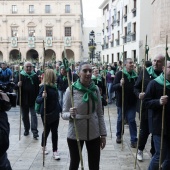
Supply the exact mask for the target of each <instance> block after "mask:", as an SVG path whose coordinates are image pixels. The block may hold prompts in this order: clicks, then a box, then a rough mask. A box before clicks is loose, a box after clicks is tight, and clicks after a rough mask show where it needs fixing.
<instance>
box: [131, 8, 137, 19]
mask: <svg viewBox="0 0 170 170" xmlns="http://www.w3.org/2000/svg"><path fill="white" fill-rule="evenodd" d="M132 13H133V17H136V8H133V9H132Z"/></svg>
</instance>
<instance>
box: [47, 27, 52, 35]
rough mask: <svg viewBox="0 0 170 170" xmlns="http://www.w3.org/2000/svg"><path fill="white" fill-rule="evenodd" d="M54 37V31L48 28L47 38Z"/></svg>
mask: <svg viewBox="0 0 170 170" xmlns="http://www.w3.org/2000/svg"><path fill="white" fill-rule="evenodd" d="M52 36H53V29H52V27H47V28H46V37H52Z"/></svg>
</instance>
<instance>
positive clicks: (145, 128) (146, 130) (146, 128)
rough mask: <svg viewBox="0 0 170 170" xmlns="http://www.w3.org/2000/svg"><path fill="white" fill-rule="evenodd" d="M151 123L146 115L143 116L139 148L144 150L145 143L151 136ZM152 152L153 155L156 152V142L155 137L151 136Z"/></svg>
mask: <svg viewBox="0 0 170 170" xmlns="http://www.w3.org/2000/svg"><path fill="white" fill-rule="evenodd" d="M149 134H150V133H149V124H148V119H146V118H145V117H142V120H141V128H140V134H139V138H140V140H139V148H138V149H139V150H141V151H143V150H144V148H145V145H146V143H147V140H148V136H149ZM150 153H151V154H152V156H153V155H154V153H155V147H154V143H153V138H152V136H151V149H150Z"/></svg>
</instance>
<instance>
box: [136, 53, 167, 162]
mask: <svg viewBox="0 0 170 170" xmlns="http://www.w3.org/2000/svg"><path fill="white" fill-rule="evenodd" d="M164 59H165V57H164V56H163V55H157V56H155V57H154V59H153V61H152V66H150V67H147V68H146V69H145V70H144V92H145V90H146V87H147V85H148V83H149V82H150V81H151V80H153V79H155V78H156V77H158V76H159V75H160V74H161V73H162V66H163V63H164ZM142 79H143V70H142V71H141V72H140V74H139V77H138V79H137V81H136V82H135V86H134V92H135V95H136V97H137V98H138V99H139V100H138V104H137V112H138V113H140V100H142V99H143V98H144V94H145V93H144V92H143V93H141V90H142ZM140 121H141V128H140V133H139V135H140V136H139V147H138V154H137V159H138V160H139V161H142V160H143V150H144V148H145V145H146V142H147V139H148V136H149V134H150V131H149V124H148V110H147V109H146V108H144V107H143V108H142V114H141V120H140ZM150 152H151V154H152V155H153V154H154V153H155V149H154V144H153V140H152V139H151V150H150Z"/></svg>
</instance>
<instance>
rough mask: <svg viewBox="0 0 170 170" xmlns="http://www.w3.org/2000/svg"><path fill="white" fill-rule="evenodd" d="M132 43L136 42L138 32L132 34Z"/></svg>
mask: <svg viewBox="0 0 170 170" xmlns="http://www.w3.org/2000/svg"><path fill="white" fill-rule="evenodd" d="M131 37H132V41H136V32H133V33H131Z"/></svg>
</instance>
